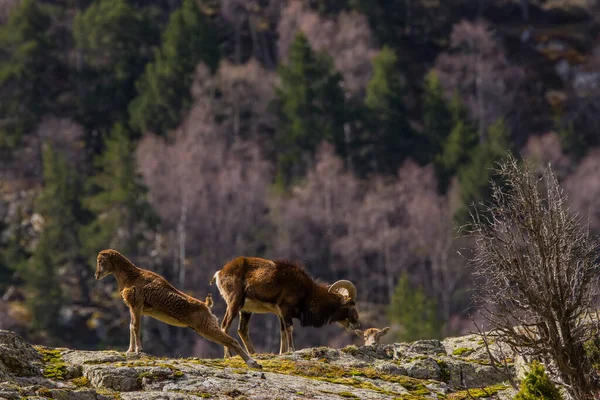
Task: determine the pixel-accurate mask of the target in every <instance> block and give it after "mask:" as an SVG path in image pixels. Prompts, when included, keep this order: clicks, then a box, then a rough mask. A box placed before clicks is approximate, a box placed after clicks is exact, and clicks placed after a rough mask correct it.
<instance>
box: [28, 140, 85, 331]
mask: <svg viewBox="0 0 600 400" xmlns="http://www.w3.org/2000/svg"><path fill="white" fill-rule="evenodd" d="M43 159H44V160H43V161H44V188H43V190H42V192H41V193H40V195H39V197H38V198H37V200H36V203H35V209H36V212H38V213H40V214H41V215H42V217H43V218H44V225H43V231H42V234H41V236H40V238H39V242H38V244H37V246H36V248H35V251H34V253H33V256H32V258H31V259H30V262H29V263H28V264H27V265H26V266H25V273H24V274H23V279H24V281H25V286H26V288H27V297H28V299H27V304H28V307H29V309H30V311H31V313H32V317H33V318H32V324H33V325H34V327H35V328H39V329H44V330H48V331H50V332H52V331H53V330H55V329H57V325H56V324H57V320H58V318H57V315H58V313H59V311H60V307H61V305H62V304H64V300H65V299H64V296H65V293H64V287H63V286H62V285H61V282H62V281H63V280H64V275H62V276H59V269H66V270H67V271H68V275H69V276H71V277H75V278H77V283H78V286H79V287H78V289H79V290H80V294H81V298H80V300H81V301H82V302H86V301H89V293H88V289H87V282H86V281H85V278H86V277H87V276H88V275H89V274H87V273H86V272H87V271H86V267H85V264H84V263H83V260H84V259H83V257H82V256H81V243H80V240H79V226H80V220H81V218H82V216H83V215H84V213H83V212H82V209H81V204H80V201H79V196H80V193H81V190H80V189H81V188H80V186H79V182H78V179H77V175H76V173H75V172H74V170H73V169H72V168H70V167H69V166H68V165H67V162H66V161H65V159H64V158H63V157H61V156H60V155H59V154H57V153H56V152H55V151H54V150H53V149H52V148H51V147H50V146H47V147H46V148H45V149H44V154H43ZM70 294H71V295H72V294H73V293H70Z"/></svg>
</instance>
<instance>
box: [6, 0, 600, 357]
mask: <svg viewBox="0 0 600 400" xmlns="http://www.w3.org/2000/svg"><path fill="white" fill-rule="evenodd" d="M0 23H1V25H0V251H1V252H0V297H1V300H0V329H11V330H14V331H18V332H20V333H21V334H23V335H24V336H25V337H26V338H27V340H29V341H32V342H35V343H40V344H46V345H53V346H68V347H72V348H90V349H103V348H119V349H123V348H125V346H126V345H127V340H128V325H129V316H128V313H127V310H126V308H125V306H124V304H122V301H121V300H120V298H119V297H118V294H117V293H116V283H115V281H114V279H113V278H107V279H105V280H103V281H101V282H97V281H94V278H93V271H94V268H95V258H96V254H97V252H98V251H99V250H101V249H104V248H109V247H112V248H116V249H118V250H119V251H121V252H122V253H124V254H126V255H127V256H128V257H129V258H130V259H131V260H132V261H133V262H134V263H136V264H137V265H138V266H140V267H142V268H146V269H151V270H153V271H156V272H158V273H161V274H163V275H164V276H165V277H166V278H167V279H169V280H170V281H171V282H172V283H173V284H174V285H175V286H177V287H179V288H180V289H182V290H184V291H186V292H188V293H190V294H192V295H195V296H197V297H199V298H204V297H205V295H206V293H207V292H208V291H210V292H212V293H213V296H214V298H215V301H216V304H215V308H214V312H215V313H216V314H217V315H218V316H219V317H220V318H221V317H222V315H223V312H224V301H223V300H222V299H221V298H220V296H219V295H218V294H217V292H216V288H215V287H214V286H209V285H208V282H209V281H210V278H211V277H212V275H213V274H214V272H215V271H216V270H217V269H219V268H220V267H221V266H222V265H224V264H225V263H226V262H227V261H229V260H230V259H232V258H234V257H236V256H239V255H252V256H264V257H268V258H278V257H286V258H291V259H299V260H301V261H303V262H304V263H305V264H306V267H307V269H308V270H309V271H310V273H311V274H312V275H313V276H315V277H317V278H320V279H323V280H327V281H333V280H337V279H350V280H352V281H353V282H355V284H356V286H357V288H358V299H359V311H360V312H361V318H362V320H363V324H364V325H365V326H366V327H369V326H372V325H376V326H387V325H390V326H392V331H393V332H394V334H395V335H396V336H395V337H392V335H389V336H390V337H389V340H390V341H391V340H393V339H396V340H413V339H417V338H420V339H426V338H435V337H443V336H447V335H450V334H459V333H465V332H466V331H468V329H469V321H468V314H469V313H473V312H474V310H472V309H470V308H469V307H470V304H471V299H470V293H469V289H470V288H471V287H472V285H473V279H472V277H471V274H470V271H469V268H468V267H467V261H466V257H468V254H469V248H470V247H471V245H472V243H471V242H470V239H469V238H465V237H461V236H458V235H457V229H456V227H457V226H460V225H462V224H464V223H465V222H466V221H467V217H468V206H469V204H471V203H472V202H481V201H486V199H487V198H488V196H489V183H488V182H489V180H490V179H493V178H494V177H493V176H492V172H491V169H490V167H491V166H492V165H493V163H494V161H497V160H499V159H501V158H502V157H504V156H505V155H506V153H505V152H506V150H511V151H513V152H515V153H516V154H520V155H522V156H523V157H527V158H529V159H531V160H532V161H533V162H535V163H536V165H538V166H539V168H540V170H542V169H543V168H544V165H545V163H548V162H551V163H552V166H553V169H554V171H555V172H556V173H557V174H558V176H559V179H560V180H561V182H562V184H563V186H564V187H565V189H566V190H567V191H568V192H569V193H570V198H571V200H572V201H573V205H574V208H575V209H576V210H577V211H579V212H581V213H582V215H583V216H584V218H587V217H588V216H589V218H590V227H591V229H592V230H593V231H594V232H595V233H599V232H600V204H599V200H598V199H600V174H599V171H600V2H599V1H594V0H547V1H542V0H537V1H534V0H529V1H528V0H491V1H483V0H481V1H476V0H409V1H407V0H387V1H384V0H330V1H317V0H313V1H309V0H221V1H219V0H197V1H195V2H194V0H182V1H180V0H152V1H134V0H131V1H128V0H93V1H90V0H78V1H76V2H74V1H64V0H44V1H34V0H4V1H2V2H0ZM143 329H144V332H143V335H144V336H145V340H144V343H145V350H146V351H148V352H149V353H152V354H155V355H170V356H174V355H186V356H190V355H196V356H215V355H220V354H221V352H222V349H219V348H217V347H216V345H215V346H213V345H212V344H210V343H208V342H207V341H205V340H203V339H200V338H199V337H197V336H196V335H195V334H194V333H193V332H191V331H190V332H188V331H186V330H183V329H179V328H173V327H169V326H167V325H165V324H162V323H159V322H157V321H154V320H151V319H145V320H144V323H143ZM252 331H253V332H254V337H255V338H256V339H255V342H256V344H257V345H258V347H260V349H261V350H263V351H274V350H275V349H276V348H277V343H278V341H279V330H278V322H277V319H276V318H275V317H274V316H271V315H269V316H258V317H255V318H254V319H253V322H252ZM232 333H233V330H232ZM295 336H296V339H297V340H296V346H297V347H298V348H301V347H305V346H308V345H329V346H334V347H336V346H342V345H346V344H349V343H352V342H356V343H358V338H356V337H354V338H353V337H351V336H350V335H349V334H348V333H346V332H344V331H343V329H342V328H340V327H339V326H330V327H326V328H322V329H311V328H299V329H296V331H295Z"/></svg>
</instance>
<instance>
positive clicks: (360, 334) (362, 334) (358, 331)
mask: <svg viewBox="0 0 600 400" xmlns="http://www.w3.org/2000/svg"><path fill="white" fill-rule="evenodd" d="M354 333H356V335H357V336H360V337H363V336H364V335H365V333H364V332H363V331H361V330H360V329H355V330H354Z"/></svg>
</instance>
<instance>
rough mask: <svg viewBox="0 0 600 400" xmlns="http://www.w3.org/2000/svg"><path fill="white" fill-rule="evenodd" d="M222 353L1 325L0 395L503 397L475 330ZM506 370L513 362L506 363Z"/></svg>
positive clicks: (76, 399) (87, 398)
mask: <svg viewBox="0 0 600 400" xmlns="http://www.w3.org/2000/svg"><path fill="white" fill-rule="evenodd" d="M255 358H256V359H257V360H258V362H259V363H260V364H262V366H263V369H262V370H251V369H248V368H247V367H246V366H245V364H244V363H243V362H242V360H241V359H240V358H239V357H238V356H236V357H233V358H229V359H225V360H224V359H199V358H179V359H170V358H158V357H153V356H150V355H147V354H139V355H126V354H125V353H120V352H117V351H80V350H71V349H66V348H56V349H55V348H48V347H41V346H32V345H30V344H29V343H27V342H25V341H24V340H23V339H22V338H21V337H20V336H19V335H17V334H15V333H13V332H10V331H1V330H0V399H2V398H4V399H9V400H13V399H14V400H17V399H23V398H27V399H45V398H52V399H65V400H71V399H72V400H80V399H81V400H93V399H98V400H100V399H127V400H134V399H169V400H175V399H203V398H211V399H232V398H235V399H238V400H241V399H301V398H309V399H336V398H347V399H348V398H350V399H390V398H396V399H406V400H409V399H411V400H414V399H440V398H445V399H470V398H478V399H509V398H512V396H513V395H514V391H513V390H512V389H511V388H510V387H509V386H508V385H507V383H506V382H505V381H506V379H507V377H506V375H505V372H504V369H502V368H494V367H493V366H492V365H490V363H489V361H488V357H487V352H486V350H485V348H484V346H483V343H482V342H481V341H480V340H479V337H478V336H475V335H471V336H463V337H459V338H449V339H445V340H443V341H437V340H421V341H416V342H413V343H396V344H392V345H379V346H364V347H356V346H348V347H345V348H343V349H339V350H336V349H330V348H327V347H318V348H308V349H303V350H299V351H296V352H294V353H290V354H286V355H283V356H278V355H272V354H262V355H256V357H255ZM507 361H508V362H509V364H508V366H509V369H510V370H511V371H510V372H511V373H512V372H513V371H512V369H514V367H513V366H512V365H511V364H510V361H511V360H510V359H508V360H507Z"/></svg>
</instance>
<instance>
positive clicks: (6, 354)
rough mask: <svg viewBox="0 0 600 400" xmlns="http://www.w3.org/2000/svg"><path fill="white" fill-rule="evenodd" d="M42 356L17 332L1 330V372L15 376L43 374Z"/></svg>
mask: <svg viewBox="0 0 600 400" xmlns="http://www.w3.org/2000/svg"><path fill="white" fill-rule="evenodd" d="M41 361H42V357H41V356H40V354H39V353H38V352H37V350H36V349H34V348H33V346H32V345H30V344H29V343H27V342H26V341H25V340H23V338H22V337H21V336H20V335H18V334H16V333H15V332H11V331H5V330H0V373H4V374H10V375H14V376H39V375H41V374H42V370H41V367H42V363H41Z"/></svg>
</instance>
